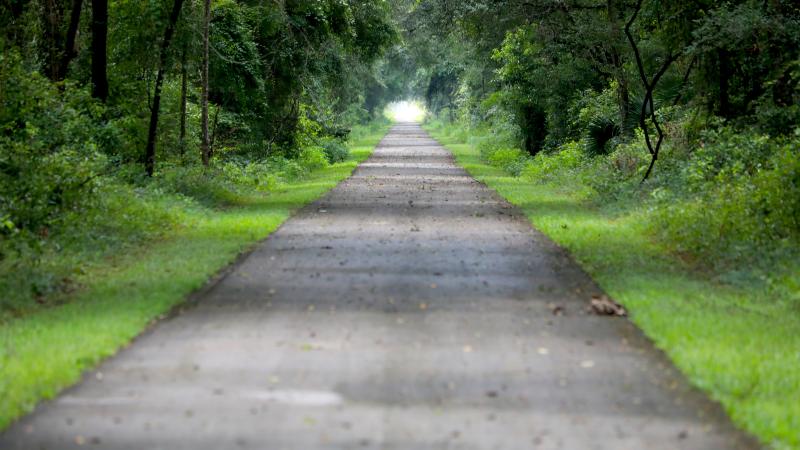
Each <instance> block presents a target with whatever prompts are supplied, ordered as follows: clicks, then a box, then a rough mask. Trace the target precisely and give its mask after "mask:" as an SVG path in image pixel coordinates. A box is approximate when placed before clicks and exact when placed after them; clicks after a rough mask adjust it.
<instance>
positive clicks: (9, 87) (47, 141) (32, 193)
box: [0, 53, 114, 241]
mask: <svg viewBox="0 0 800 450" xmlns="http://www.w3.org/2000/svg"><path fill="white" fill-rule="evenodd" d="M0 103H2V105H3V106H2V108H0V148H2V152H0V219H2V224H3V226H2V227H1V229H0V233H3V234H6V235H8V233H12V232H18V233H20V234H22V235H23V236H28V237H31V238H32V240H34V241H35V240H36V238H35V237H33V236H35V235H39V236H46V235H47V234H48V233H50V232H51V231H52V230H51V228H52V227H54V226H57V225H58V224H59V223H60V222H63V220H64V218H65V217H66V216H67V215H68V214H71V213H80V212H81V211H83V210H85V209H87V208H90V207H91V206H92V204H93V203H94V202H95V201H96V200H97V197H96V196H95V195H94V193H95V190H96V187H97V181H98V176H99V174H100V173H101V172H102V171H103V170H104V168H105V165H106V161H105V158H104V157H103V155H102V154H101V153H100V151H99V147H100V146H102V145H108V144H111V143H113V135H114V133H113V132H112V131H110V130H109V129H108V128H107V127H106V126H105V125H103V123H102V121H101V120H100V118H101V115H102V113H103V109H102V107H101V106H100V105H98V104H97V103H96V102H95V101H94V100H93V99H92V98H91V97H90V96H89V94H88V92H86V90H84V89H78V88H76V87H74V86H71V85H66V86H65V87H64V90H63V92H61V91H59V90H58V89H57V88H56V87H54V86H53V85H52V84H51V83H50V82H49V80H47V79H45V78H44V77H43V76H41V75H39V74H38V73H28V72H27V71H26V70H24V69H23V68H22V67H21V64H20V62H19V56H18V55H15V54H13V53H8V54H3V55H0Z"/></svg>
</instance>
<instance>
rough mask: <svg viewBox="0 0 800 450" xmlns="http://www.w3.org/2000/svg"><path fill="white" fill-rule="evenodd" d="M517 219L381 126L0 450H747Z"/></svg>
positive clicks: (4, 438) (417, 143)
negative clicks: (203, 283)
mask: <svg viewBox="0 0 800 450" xmlns="http://www.w3.org/2000/svg"><path fill="white" fill-rule="evenodd" d="M598 293H600V291H599V290H598V288H597V287H596V286H595V285H594V284H593V283H592V282H591V280H590V279H589V278H588V277H587V276H586V275H585V274H584V273H582V272H581V271H580V270H579V269H578V268H577V266H576V265H575V264H574V263H573V262H571V261H570V259H569V258H568V257H567V255H566V254H565V253H564V252H563V251H562V250H560V249H559V248H557V247H556V246H555V245H554V244H552V243H551V242H550V241H549V240H548V239H546V238H545V237H544V236H543V235H542V234H540V233H538V232H536V231H534V230H533V229H532V228H531V227H530V225H529V223H528V221H527V220H526V219H525V217H524V216H522V215H521V213H520V212H519V211H517V210H516V209H515V208H514V207H512V206H511V205H509V204H508V203H506V202H505V201H503V200H502V199H500V198H499V197H498V196H497V195H496V194H495V193H494V192H493V191H491V190H489V189H487V188H486V187H485V186H483V185H482V184H479V183H478V182H476V181H475V180H474V179H472V178H471V177H470V176H469V175H467V173H466V172H464V171H463V170H462V169H460V168H458V167H457V166H456V165H455V164H454V162H453V159H452V156H451V155H450V154H449V153H448V152H447V151H446V150H445V149H444V148H442V147H441V146H439V145H438V144H437V143H436V142H435V141H434V140H432V139H431V138H429V137H428V136H427V134H426V133H425V132H424V131H423V130H422V129H421V128H420V127H419V126H418V125H416V124H399V125H397V126H395V127H394V128H393V129H392V131H391V132H390V133H389V134H388V135H387V136H386V138H385V139H384V140H383V141H382V143H381V145H380V146H379V147H378V148H377V149H376V151H375V153H374V154H373V156H372V157H371V158H370V159H369V160H367V161H366V162H364V163H363V164H361V166H360V167H359V168H358V169H357V170H356V172H355V173H354V175H353V176H352V177H351V178H350V179H348V180H346V181H345V182H343V183H342V184H340V185H339V186H338V187H337V188H335V189H334V190H333V191H331V192H330V193H329V194H328V195H327V196H325V197H324V198H322V199H321V200H319V201H317V202H316V203H314V204H312V205H310V206H308V207H306V208H304V209H303V210H301V211H299V213H298V214H296V215H295V216H294V217H293V218H291V219H290V220H289V221H287V222H286V223H285V224H284V225H283V226H282V227H281V228H280V229H279V230H278V231H276V232H275V233H274V234H273V235H272V236H270V237H269V238H268V239H267V240H266V241H264V242H263V243H262V244H261V245H260V246H259V247H258V248H257V249H256V250H255V251H254V252H253V253H252V254H251V255H250V256H249V257H247V258H245V259H244V260H243V261H242V262H241V263H240V264H238V265H237V266H236V267H235V268H234V269H233V270H232V271H231V272H230V273H229V275H228V276H226V277H225V278H224V279H222V280H221V281H220V282H219V283H217V284H216V285H215V286H213V288H211V289H210V291H209V292H207V293H206V294H204V295H202V296H201V298H199V300H198V301H197V302H196V303H193V304H192V306H190V307H188V308H186V309H185V310H184V311H183V312H182V313H181V314H178V315H176V316H175V317H173V318H171V319H169V320H166V321H163V322H162V323H160V324H158V325H157V326H156V327H154V329H152V330H151V331H149V332H147V333H145V334H144V335H143V336H141V337H140V338H138V339H137V340H136V341H135V342H134V343H133V344H132V345H131V346H130V347H129V348H127V349H125V350H123V351H121V352H120V353H119V354H118V355H117V356H115V357H113V358H110V359H109V360H108V361H106V362H105V363H103V364H102V365H101V366H100V367H99V368H98V370H96V371H95V372H92V373H90V374H87V375H86V377H85V379H84V381H83V382H81V383H80V384H78V385H77V386H75V387H73V388H70V389H68V390H67V391H66V392H64V393H63V394H62V395H60V396H59V397H58V398H57V399H56V400H54V401H51V402H46V403H44V404H42V405H40V406H39V407H38V408H37V410H36V411H35V412H34V413H33V414H32V415H30V416H28V417H26V418H23V419H22V420H20V421H19V422H18V423H16V424H15V425H14V426H12V427H11V428H10V429H8V430H7V431H6V432H5V433H4V434H2V435H0V448H2V449H4V450H11V449H25V450H38V449H54V450H67V449H72V448H86V447H89V448H98V449H100V448H102V449H130V450H147V449H164V450H180V449H186V450H189V449H191V450H205V449H208V450H211V449H214V450H219V449H239V448H242V449H275V450H281V449H297V450H313V449H343V450H345V449H346V450H351V449H411V450H425V449H465V450H466V449H536V448H543V449H614V450H620V449H635V450H641V449H648V450H654V449H704V450H710V449H734V448H752V447H753V444H752V442H751V441H749V440H748V438H746V437H745V436H743V435H742V434H740V433H739V432H737V431H736V430H735V429H734V428H733V427H732V426H731V425H730V424H729V422H728V420H727V418H726V417H725V416H724V414H723V413H722V412H721V410H720V408H719V407H718V406H717V405H715V404H713V403H712V402H710V401H708V400H707V399H705V397H703V396H702V395H700V394H698V393H697V392H696V391H693V390H692V389H690V388H689V387H688V385H687V383H686V381H685V380H684V379H683V377H682V376H681V375H680V374H678V373H677V372H676V370H675V369H674V368H673V367H672V366H671V365H670V364H669V362H668V361H667V360H666V359H665V358H664V357H663V356H662V355H661V354H660V353H659V352H658V351H656V350H655V349H654V348H653V346H652V345H651V344H650V343H648V341H647V340H645V339H644V338H643V337H642V334H641V333H640V332H639V331H638V330H637V329H636V328H635V327H634V326H633V325H632V324H631V323H630V322H628V320H627V319H624V318H613V317H601V316H596V315H591V314H588V313H587V312H586V311H585V308H586V306H587V305H588V304H589V299H590V298H591V296H592V295H593V294H598Z"/></svg>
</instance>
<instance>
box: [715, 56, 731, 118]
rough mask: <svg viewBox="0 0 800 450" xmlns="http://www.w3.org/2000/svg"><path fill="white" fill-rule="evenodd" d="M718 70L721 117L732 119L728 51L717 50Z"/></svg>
mask: <svg viewBox="0 0 800 450" xmlns="http://www.w3.org/2000/svg"><path fill="white" fill-rule="evenodd" d="M717 58H718V68H719V111H718V113H719V115H720V116H722V117H724V118H726V119H727V118H729V117H731V100H730V94H729V89H730V78H731V66H730V56H729V55H728V51H727V50H724V49H719V50H717Z"/></svg>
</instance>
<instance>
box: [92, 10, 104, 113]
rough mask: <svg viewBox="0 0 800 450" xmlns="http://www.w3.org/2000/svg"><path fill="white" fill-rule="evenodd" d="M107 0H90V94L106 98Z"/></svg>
mask: <svg viewBox="0 0 800 450" xmlns="http://www.w3.org/2000/svg"><path fill="white" fill-rule="evenodd" d="M107 47H108V0H92V95H93V96H94V97H95V98H98V99H100V100H101V101H103V102H105V101H106V100H107V99H108V73H107V72H108V49H107Z"/></svg>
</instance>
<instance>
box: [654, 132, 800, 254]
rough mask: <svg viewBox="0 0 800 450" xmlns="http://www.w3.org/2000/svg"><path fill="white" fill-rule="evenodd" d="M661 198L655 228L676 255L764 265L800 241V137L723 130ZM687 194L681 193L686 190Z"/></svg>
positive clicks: (699, 151)
mask: <svg viewBox="0 0 800 450" xmlns="http://www.w3.org/2000/svg"><path fill="white" fill-rule="evenodd" d="M682 181H683V183H682V185H681V184H678V185H676V188H675V192H666V193H661V194H660V197H661V202H659V204H658V205H657V206H656V207H654V208H653V215H652V218H653V220H652V222H651V227H652V228H653V230H654V231H655V232H656V233H657V234H658V235H659V236H660V238H661V239H662V240H664V241H665V242H668V243H670V245H672V246H673V247H674V248H675V249H676V250H677V251H679V252H686V253H690V254H692V255H695V256H696V257H699V258H701V259H702V260H704V261H705V262H706V264H707V265H709V266H712V267H716V268H719V269H726V268H731V267H734V266H736V265H742V264H751V265H752V264H756V265H763V266H764V267H765V270H766V267H767V266H768V265H769V261H771V260H772V259H773V257H779V256H780V255H783V257H785V256H786V252H790V253H791V252H794V253H797V248H798V245H797V244H798V242H800V139H798V138H794V139H786V140H778V139H775V138H767V137H766V136H759V135H754V134H752V133H737V132H735V131H733V130H730V129H721V130H717V131H713V132H709V133H708V134H707V140H706V141H705V142H703V143H702V147H700V148H699V149H697V150H696V152H695V153H694V157H693V158H692V160H690V161H689V162H688V163H687V164H686V165H685V166H684V168H683V172H682ZM681 189H682V190H681Z"/></svg>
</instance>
